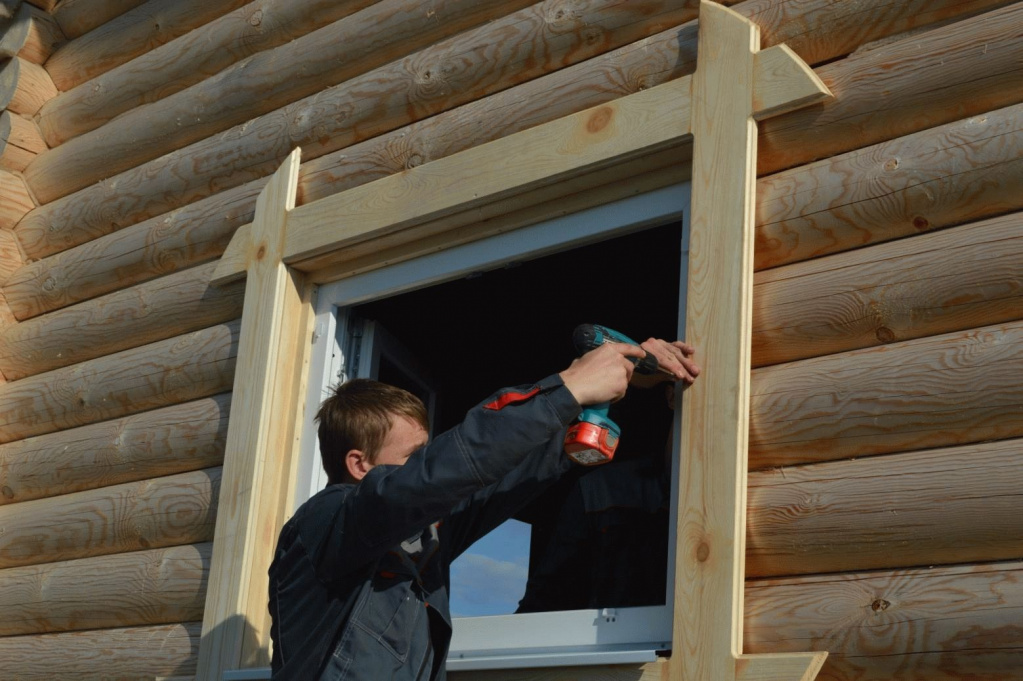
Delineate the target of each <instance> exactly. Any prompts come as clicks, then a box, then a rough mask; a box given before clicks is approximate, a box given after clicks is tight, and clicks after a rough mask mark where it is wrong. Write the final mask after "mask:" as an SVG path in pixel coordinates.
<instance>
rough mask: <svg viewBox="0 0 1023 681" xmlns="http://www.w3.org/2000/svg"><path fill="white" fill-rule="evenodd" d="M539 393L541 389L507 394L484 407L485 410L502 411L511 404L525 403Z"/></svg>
mask: <svg viewBox="0 0 1023 681" xmlns="http://www.w3.org/2000/svg"><path fill="white" fill-rule="evenodd" d="M538 392H540V389H539V388H533V389H532V390H530V391H529V392H528V393H516V392H507V393H504V394H502V395H501V396H500V397H498V398H497V399H496V400H493V401H492V402H487V403H486V404H484V405H483V408H484V409H493V410H494V411H500V410H501V409H504V408H505V407H507V406H508V405H509V404H515V403H516V402H525V401H526V400H528V399H529V398H530V397H532V396H533V395H535V394H537V393H538Z"/></svg>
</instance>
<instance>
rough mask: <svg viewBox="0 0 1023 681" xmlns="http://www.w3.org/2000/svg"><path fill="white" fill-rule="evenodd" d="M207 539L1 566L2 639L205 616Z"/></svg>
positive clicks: (0, 606) (179, 620)
mask: <svg viewBox="0 0 1023 681" xmlns="http://www.w3.org/2000/svg"><path fill="white" fill-rule="evenodd" d="M211 553H212V545H211V544H208V543H207V544H196V545H186V546H177V547H173V548H167V549H156V550H152V551H134V552H132V553H125V554H120V555H114V556H100V557H96V558H83V559H81V560H72V561H64V562H60V563H48V564H46V565H33V566H29V567H19V568H9V569H7V570H2V571H0V608H2V609H3V612H4V619H3V621H2V622H0V636H19V635H25V634H39V633H56V632H61V631H76V630H79V631H80V630H86V629H108V628H112V627H131V626H138V625H144V624H171V623H177V622H188V621H193V620H197V619H199V618H200V617H202V609H203V602H204V600H205V596H206V577H207V574H208V572H209V562H210V554H211Z"/></svg>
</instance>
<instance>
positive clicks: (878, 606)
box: [870, 598, 891, 612]
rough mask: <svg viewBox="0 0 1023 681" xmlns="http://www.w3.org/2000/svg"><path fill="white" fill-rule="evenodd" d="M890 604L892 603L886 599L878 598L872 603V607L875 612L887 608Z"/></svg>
mask: <svg viewBox="0 0 1023 681" xmlns="http://www.w3.org/2000/svg"><path fill="white" fill-rule="evenodd" d="M890 605H891V603H889V602H888V601H886V600H885V599H883V598H878V599H876V600H875V601H874V602H873V603H871V604H870V609H871V610H873V611H874V612H882V611H884V610H887V609H888V606H890Z"/></svg>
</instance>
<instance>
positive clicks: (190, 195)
mask: <svg viewBox="0 0 1023 681" xmlns="http://www.w3.org/2000/svg"><path fill="white" fill-rule="evenodd" d="M887 4H890V3H887ZM741 7H742V6H741V5H740V6H737V8H739V9H741ZM834 7H835V5H834V3H832V2H820V5H819V6H818V5H817V4H816V1H815V4H814V10H815V12H818V13H819V14H815V15H813V17H811V18H808V17H805V16H804V19H807V20H808V21H810V20H815V21H818V22H819V23H820V24H821V26H822V27H826V29H827V30H825V31H823V32H822V33H821V34H820V35H819V36H818V38H819V39H820V40H821V41H825V40H830V39H831V37H832V33H831V30H833V29H834V30H838V29H837V28H836V27H835V26H832V25H831V24H828V23H827V18H828V17H829V16H830V14H831V13H832V12H833V8H834ZM899 7H900V8H901V7H902V5H901V4H900V5H899ZM893 11H894V10H893ZM899 11H900V12H901V9H900V10H899ZM862 16H863V15H860V20H862ZM844 18H845V20H847V21H852V20H853V19H852V17H851V16H845V17H844ZM900 21H901V20H900ZM971 21H973V20H971ZM890 23H891V22H881V24H882V26H881V27H879V29H878V30H879V32H881V31H882V28H887V27H889V26H890ZM840 25H842V24H841V23H839V24H838V26H840ZM1007 30H1011V28H1010V29H1007ZM695 33H696V31H695V24H692V25H690V26H687V27H684V28H683V29H681V30H677V29H676V30H672V31H669V32H665V33H663V34H659V36H658V37H657V39H653V40H651V41H648V42H644V43H640V44H636V45H630V46H629V47H628V48H627V49H623V50H620V51H618V52H615V53H611V54H608V55H605V56H604V57H598V58H594V59H591V60H589V61H588V62H586V63H584V64H581V65H580V66H579V68H577V69H576V70H572V68H568V69H563V70H561V71H559V72H558V73H556V74H553V76H548V77H547V78H551V80H544V79H542V78H541V79H539V80H538V81H536V82H535V83H529V84H527V86H528V87H523V89H521V90H518V91H514V90H509V91H508V92H506V93H502V95H500V96H499V97H500V99H499V100H498V101H492V102H488V99H490V98H487V99H485V100H482V102H475V103H474V105H473V106H471V107H467V108H466V109H465V110H464V111H457V113H456V112H449V113H450V114H451V116H450V117H446V118H445V120H444V121H440V120H436V119H440V118H442V116H437V117H435V120H431V121H430V123H431V125H433V126H438V125H443V126H445V127H446V128H447V130H450V134H442V135H435V134H432V133H434V132H438V131H436V130H430V134H427V130H426V123H427V121H424V125H423V126H417V127H416V128H415V129H410V130H405V131H402V132H404V133H416V134H417V135H418V134H419V131H420V130H422V131H423V134H427V137H425V138H423V139H422V140H420V139H419V138H418V137H417V136H412V137H409V136H402V135H398V134H396V135H395V136H394V137H393V138H391V140H392V146H391V147H386V146H381V147H379V148H381V149H382V150H383V154H382V155H378V156H377V157H376V158H375V159H373V160H372V161H371V163H372V164H373V165H374V166H376V169H375V172H376V173H380V172H381V171H382V172H383V174H384V175H387V174H391V173H394V172H397V171H399V170H401V169H402V168H403V167H404V165H405V164H411V165H416V164H419V163H421V162H424V161H426V160H430V159H432V158H437V157H440V156H444V155H448V154H450V153H454V152H455V151H458V150H461V149H462V148H465V147H466V146H471V145H472V144H473V143H474V142H473V140H475V139H476V138H477V137H478V136H479V135H481V134H485V135H486V136H487V137H486V138H485V139H493V138H496V137H500V136H501V135H503V134H508V133H509V132H514V131H515V130H521V129H523V128H525V127H528V126H529V125H535V124H537V123H541V122H544V121H546V120H551V119H553V118H557V117H559V116H563V115H566V114H568V113H572V112H574V111H578V110H580V109H583V108H586V107H587V106H594V105H597V104H600V103H602V102H606V101H609V100H611V99H613V98H615V97H618V96H621V95H622V94H626V93H628V92H629V91H635V90H636V89H638V88H641V87H649V86H652V85H655V84H657V83H659V82H664V81H665V80H670V79H671V78H674V77H678V76H681V75H684V74H685V73H688V72H691V71H692V67H693V64H694V47H695ZM949 40H950V41H951V39H949ZM887 49H888V48H887V47H886V48H883V49H879V50H875V52H881V53H884V52H886V50H887ZM963 49H964V50H965V49H966V48H963ZM1003 52H1004V50H1003ZM981 58H983V60H984V61H983V63H984V64H986V65H991V66H990V68H995V66H996V65H997V64H996V63H995V62H996V60H998V59H1003V58H1004V59H1009V60H1010V61H1011V59H1012V56H1011V55H1006V54H1003V53H1002V52H999V53H998V54H995V53H993V52H992V53H989V54H987V55H979V54H975V53H973V52H970V53H969V55H967V61H970V60H972V61H970V64H971V66H970V67H969V68H970V69H973V70H972V71H971V79H970V80H971V82H972V80H975V79H972V73H973V72H975V71H976V69H977V68H980V67H977V66H976V64H975V63H974V62H978V63H979V62H980V60H981ZM936 59H940V57H936ZM843 63H844V61H843V62H838V63H836V64H833V65H830V66H829V67H828V68H838V67H839V66H840V65H841V64H843ZM927 63H928V64H930V62H927ZM937 64H938V61H935V62H934V65H935V67H936V65H937ZM854 66H855V64H854ZM985 68H987V66H986V67H985ZM623 73H625V74H634V76H633V80H631V81H629V80H626V81H623V80H622V78H621V74H623ZM896 75H897V76H900V74H899V73H898V71H896ZM917 75H918V74H916V73H912V72H909V73H907V74H906V75H905V81H906V82H905V83H902V82H901V81H900V82H899V83H898V87H899V88H901V89H902V90H908V91H911V92H912V91H913V88H914V87H916V86H915V85H914V83H915V82H916V81H915V80H914V78H916V76H917ZM858 78H859V76H857V75H856V74H855V73H851V74H847V76H843V79H844V80H846V81H848V83H847V84H846V86H845V87H846V89H847V93H846V94H847V96H848V91H849V88H850V87H851V88H853V89H855V88H858V87H862V88H867V87H869V83H867V82H865V81H864V82H863V84H860V80H858ZM541 81H542V82H541ZM948 81H949V86H950V88H951V89H949V90H948V91H944V92H935V93H934V99H933V101H930V100H929V101H930V105H933V106H934V107H935V108H936V109H942V110H944V109H943V106H942V104H941V103H942V102H945V103H946V104H947V102H949V101H956V102H957V103H959V104H960V105H959V106H957V107H956V113H955V114H953V115H950V118H951V119H955V118H960V117H962V116H964V115H969V113H970V111H969V110H964V109H963V108H962V105H961V102H959V98H958V95H957V90H956V88H964V87H967V85H966V84H964V83H963V82H959V81H954V79H952V78H949V79H948ZM996 85H997V84H996ZM520 87H522V86H520ZM1009 91H1011V88H1008V89H1007V90H1006V92H1009ZM534 93H535V94H534ZM918 95H919V96H920V97H922V98H924V99H926V98H927V95H926V93H918ZM856 102H857V103H858V106H860V107H863V108H864V109H865V110H867V111H870V110H873V109H874V108H876V107H877V106H879V104H880V100H878V99H877V98H876V97H873V98H856ZM324 105H325V106H326V103H325V102H324ZM502 105H503V106H502ZM482 107H487V108H490V107H492V108H493V111H494V112H496V116H494V117H493V118H490V119H482V118H481V119H478V120H477V122H476V123H471V121H473V120H474V119H473V118H466V117H465V116H466V115H467V114H469V113H471V112H475V111H479V110H480V109H481V108H482ZM980 110H981V109H980V108H979V107H978V111H980ZM423 113H424V114H425V113H426V112H423ZM789 115H791V114H789ZM314 118H315V117H314ZM781 118H787V116H783V117H781ZM289 120H290V119H289ZM479 120H486V121H487V124H486V129H484V127H482V126H481V124H480V123H479V122H478V121H479ZM353 123H354V121H353V120H346V121H345V126H347V128H350V127H351V125H353ZM456 123H457V125H456ZM396 124H397V122H396ZM931 124H932V125H933V123H931ZM449 126H450V127H449ZM812 127H813V126H812V125H810V126H807V130H808V131H809V130H810V129H812ZM921 127H925V126H923V125H921ZM258 128H259V126H255V127H252V126H249V127H248V128H246V129H245V131H244V134H245V135H246V136H249V135H253V136H254V137H251V138H249V137H247V139H255V136H259V135H262V134H263V133H257V129H258ZM275 129H276V130H283V128H280V127H279V126H277V127H275ZM239 131H240V129H239ZM911 131H912V130H907V131H906V132H911ZM324 134H327V135H328V136H333V137H332V141H331V142H330V145H331V146H333V145H334V144H337V145H338V146H342V145H343V144H346V143H348V142H347V141H346V140H345V139H344V138H343V137H337V136H336V135H335V132H333V131H325V130H324V129H323V128H322V127H317V137H316V138H315V139H313V138H310V139H309V140H306V139H303V137H302V134H300V133H299V131H298V130H297V129H290V130H289V131H288V139H287V140H281V141H280V144H281V145H283V146H285V147H286V148H290V147H291V145H293V144H302V145H303V149H304V154H305V158H307V159H308V158H310V157H312V156H317V155H321V154H324V153H327V152H328V151H330V148H329V147H324V146H322V145H321V144H320V143H319V140H320V138H321V136H322V135H324ZM337 134H340V135H344V134H346V133H344V131H339V132H338V133H337ZM808 134H809V132H808ZM843 137H844V138H845V139H846V141H847V142H849V146H850V148H853V147H857V146H862V144H859V143H858V142H857V141H856V140H855V139H854V138H850V137H849V136H848V135H846V134H845V133H844V132H843ZM225 139H227V138H225ZM266 139H267V142H266V143H268V144H269V142H270V138H266ZM382 141H383V140H381V142H382ZM426 141H428V142H429V145H426V144H425V142H426ZM307 142H308V143H307ZM208 143H209V144H212V143H213V142H212V141H211V142H208ZM225 143H226V142H225ZM203 144H207V142H203V143H197V144H196V145H192V147H189V148H188V149H185V150H180V151H178V152H174V154H172V155H170V156H167V157H164V158H163V159H161V160H160V162H159V163H160V165H159V167H158V168H157V167H149V166H148V165H146V166H142V167H140V168H139V169H135V170H132V171H127V172H126V173H122V174H121V175H120V176H118V177H117V179H116V191H113V190H112V188H113V187H114V186H115V185H114V184H113V183H110V182H105V183H102V184H99V185H95V186H93V187H91V188H88V189H86V190H83V191H80V192H78V193H76V194H74V195H72V196H69V197H66V198H65V199H62V200H59V201H56V202H53V203H51V204H49V205H47V206H45V207H43V208H42V209H39V210H37V211H33V213H32V214H30V215H28V216H26V218H25V219H24V220H23V225H22V226H23V228H24V231H23V230H22V229H19V238H21V240H22V243H23V245H24V247H25V249H26V252H27V253H28V254H29V255H30V256H31V257H33V258H41V257H45V256H46V255H49V254H52V253H54V252H57V251H60V250H64V249H65V248H67V247H69V246H73V245H75V244H77V243H82V242H84V241H86V240H88V239H90V238H95V237H97V236H100V235H102V234H106V233H109V232H110V231H112V230H113V229H116V228H119V227H124V226H127V225H130V224H134V223H137V222H140V221H141V220H144V219H146V218H149V217H152V216H155V215H158V214H160V213H162V212H165V211H168V210H171V209H173V208H176V207H178V206H181V205H184V204H187V203H190V202H192V201H195V200H197V199H199V198H202V197H205V196H209V195H210V194H211V193H213V192H214V191H215V190H218V189H224V188H227V187H229V186H236V185H239V184H242V183H244V182H246V181H248V180H249V179H250V178H252V177H254V176H263V175H266V174H268V173H269V172H271V171H272V170H273V168H275V167H276V164H277V163H278V162H279V159H280V158H281V157H282V156H283V154H284V153H285V150H284V149H280V150H278V152H277V153H276V154H274V155H273V156H272V158H270V159H267V160H265V161H260V160H258V159H259V158H262V157H261V156H259V157H258V158H257V156H253V155H252V154H250V153H249V152H251V151H254V150H253V149H252V148H251V146H248V147H244V148H245V149H246V155H247V160H246V161H245V162H244V170H241V168H237V169H236V170H229V171H228V172H226V173H225V170H227V168H226V166H224V165H218V163H220V164H224V163H227V164H228V165H230V164H232V163H234V162H233V161H230V160H229V159H228V156H224V154H223V153H222V152H223V150H220V151H217V152H216V157H217V159H220V160H219V161H214V160H213V157H210V159H208V160H207V159H206V155H205V152H203V151H201V150H200V147H202V145H203ZM239 144H241V142H240V141H239V140H238V139H234V138H231V140H230V145H231V146H232V148H235V149H237V148H238V145H239ZM395 145H396V146H395ZM459 145H461V146H459ZM453 146H455V147H457V148H452V147H453ZM799 146H800V147H801V148H802V149H803V151H804V153H806V154H807V160H809V159H810V158H812V157H813V153H812V150H813V149H814V148H815V144H810V143H805V144H803V143H800V145H799ZM395 150H405V151H402V152H400V153H401V154H402V156H400V157H399V158H397V159H396V158H395ZM346 151H347V150H346ZM229 156H230V155H229ZM232 158H233V157H232ZM342 158H343V161H342V160H341V159H342ZM381 159H384V161H383V164H384V166H385V167H386V169H384V168H381V167H380V166H381V163H382V161H381ZM355 160H356V161H358V160H359V159H358V158H357V157H356V158H355ZM334 161H335V163H336V164H341V165H345V166H347V165H348V164H351V163H352V162H353V157H352V156H351V155H348V154H347V153H339V154H338V155H337V157H336V158H335V159H334ZM199 165H201V166H203V167H204V168H209V169H210V172H211V173H215V174H216V177H217V179H216V181H215V182H207V181H206V180H204V179H202V178H198V177H195V176H194V173H193V170H192V169H193V168H194V167H196V166H199ZM307 165H308V164H307ZM354 167H355V168H356V169H357V171H358V172H365V166H359V165H356V166H354ZM310 170H312V167H310ZM340 175H341V180H339V181H338V182H335V183H333V185H334V186H333V187H331V191H339V190H340V189H342V188H343V187H339V186H338V184H340V182H350V181H351V180H350V179H345V178H346V177H347V178H351V175H350V174H349V171H347V170H342V171H340ZM379 176H380V174H376V175H375V176H374V177H372V178H367V179H376V177H379ZM211 177H212V176H211ZM364 181H366V180H365V179H363V180H361V181H358V180H357V181H356V182H355V184H361V183H362V182H364ZM305 186H306V183H305V182H303V185H302V187H303V188H302V189H300V203H302V202H307V201H309V200H311V197H308V196H306V195H305V193H304V192H305ZM350 186H351V185H350ZM72 226H73V228H72Z"/></svg>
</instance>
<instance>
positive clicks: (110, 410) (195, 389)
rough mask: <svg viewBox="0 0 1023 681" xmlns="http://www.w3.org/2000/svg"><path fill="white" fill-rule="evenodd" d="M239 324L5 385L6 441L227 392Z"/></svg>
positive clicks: (2, 426)
mask: <svg viewBox="0 0 1023 681" xmlns="http://www.w3.org/2000/svg"><path fill="white" fill-rule="evenodd" d="M237 349H238V323H237V322H232V323H230V324H222V325H218V326H215V327H212V328H209V329H204V330H202V331H196V332H194V333H190V334H187V335H185V336H179V337H177V338H170V339H168V340H164V341H159V342H157V343H152V344H150V345H146V346H143V347H140V348H135V349H133V350H125V351H124V352H119V353H116V354H114V355H108V356H106V357H103V358H101V359H94V360H90V361H88V362H82V363H81V364H76V365H74V366H70V367H66V368H63V369H57V370H55V371H50V372H47V373H45V374H39V375H37V376H32V377H30V378H25V379H22V380H20V381H17V382H14V383H8V384H7V385H5V386H2V387H0V404H3V405H4V410H3V412H0V442H12V441H14V440H20V439H22V438H26V437H32V436H34V435H42V434H44V433H51V432H54V431H57V430H64V429H67V428H74V427H76V426H82V425H86V424H89V423H95V422H97V421H105V420H107V419H113V418H119V417H121V416H127V415H129V414H134V413H138V412H142V411H146V410H148V409H155V408H157V407H165V406H168V405H170V404H176V403H179V402H185V401H187V400H194V399H198V398H200V397H206V396H208V395H214V394H216V393H220V392H225V391H228V390H230V389H231V387H232V383H233V374H234V363H235V357H236V353H237Z"/></svg>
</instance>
